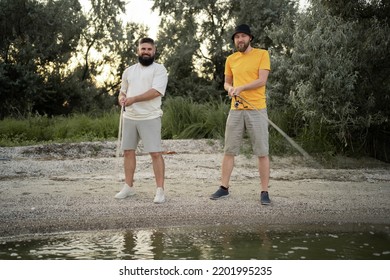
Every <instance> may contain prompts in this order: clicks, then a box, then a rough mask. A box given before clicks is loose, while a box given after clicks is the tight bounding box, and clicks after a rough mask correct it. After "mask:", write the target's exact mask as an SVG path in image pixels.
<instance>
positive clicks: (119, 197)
mask: <svg viewBox="0 0 390 280" xmlns="http://www.w3.org/2000/svg"><path fill="white" fill-rule="evenodd" d="M134 195H135V193H133V194H128V195H126V196H116V195H115V196H114V198H116V199H125V198H128V197H130V196H134Z"/></svg>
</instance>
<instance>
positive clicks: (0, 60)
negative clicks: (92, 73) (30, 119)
mask: <svg viewBox="0 0 390 280" xmlns="http://www.w3.org/2000/svg"><path fill="white" fill-rule="evenodd" d="M0 7H1V9H0V26H1V27H2V28H1V33H0V37H1V43H0V50H1V52H0V53H1V57H0V74H1V76H0V96H1V100H2V102H1V105H0V108H1V110H0V112H1V113H0V118H3V117H4V116H7V115H12V114H20V115H26V114H28V113H31V112H33V111H35V110H38V111H39V110H40V109H41V107H40V105H39V104H41V103H44V102H51V103H52V104H63V102H64V99H63V98H61V96H57V95H53V96H51V95H50V92H51V90H50V86H47V84H48V83H50V79H49V78H48V76H50V75H52V74H53V75H60V74H62V73H61V71H60V69H61V68H63V67H64V65H66V64H67V62H68V61H69V59H70V57H71V56H72V53H73V52H74V51H75V50H76V47H77V45H78V40H79V38H80V33H81V30H82V28H83V27H84V24H85V21H84V18H83V15H82V13H81V7H80V4H79V3H78V1H77V0H72V1H66V0H58V1H47V3H43V2H41V1H33V0H30V1H28V0H17V1H11V0H1V1H0Z"/></svg>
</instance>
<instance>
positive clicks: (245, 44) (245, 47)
mask: <svg viewBox="0 0 390 280" xmlns="http://www.w3.org/2000/svg"><path fill="white" fill-rule="evenodd" d="M248 47H249V42H248V43H244V46H242V47H239V46H238V44H237V45H236V49H237V50H238V51H239V52H242V53H243V52H245V51H246V49H247V48H248Z"/></svg>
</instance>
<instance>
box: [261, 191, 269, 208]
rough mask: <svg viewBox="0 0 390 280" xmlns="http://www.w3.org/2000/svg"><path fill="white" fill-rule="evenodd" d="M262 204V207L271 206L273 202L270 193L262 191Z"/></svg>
mask: <svg viewBox="0 0 390 280" xmlns="http://www.w3.org/2000/svg"><path fill="white" fill-rule="evenodd" d="M260 202H261V204H262V205H268V204H271V200H270V199H269V196H268V192H265V191H262V192H261V194H260Z"/></svg>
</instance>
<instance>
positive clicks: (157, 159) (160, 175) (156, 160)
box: [150, 152, 165, 189]
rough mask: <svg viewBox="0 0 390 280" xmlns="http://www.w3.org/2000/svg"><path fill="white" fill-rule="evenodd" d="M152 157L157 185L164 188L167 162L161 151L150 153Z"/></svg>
mask: <svg viewBox="0 0 390 280" xmlns="http://www.w3.org/2000/svg"><path fill="white" fill-rule="evenodd" d="M150 156H151V157H152V164H153V171H154V177H155V180H156V186H157V187H158V188H162V189H164V177H165V163H164V158H163V156H162V154H161V153H160V152H155V153H150Z"/></svg>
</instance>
